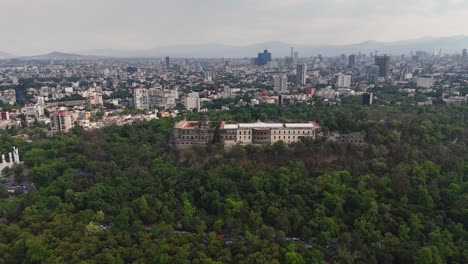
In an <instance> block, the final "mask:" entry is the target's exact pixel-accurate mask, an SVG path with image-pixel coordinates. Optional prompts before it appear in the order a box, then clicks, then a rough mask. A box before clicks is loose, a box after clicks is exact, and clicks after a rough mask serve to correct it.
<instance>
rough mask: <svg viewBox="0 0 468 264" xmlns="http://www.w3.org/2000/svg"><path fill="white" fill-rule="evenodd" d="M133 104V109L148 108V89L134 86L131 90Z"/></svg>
mask: <svg viewBox="0 0 468 264" xmlns="http://www.w3.org/2000/svg"><path fill="white" fill-rule="evenodd" d="M133 105H134V106H135V109H139V110H145V109H149V96H148V89H145V88H135V90H133Z"/></svg>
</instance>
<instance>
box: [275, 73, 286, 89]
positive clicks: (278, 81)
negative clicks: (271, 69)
mask: <svg viewBox="0 0 468 264" xmlns="http://www.w3.org/2000/svg"><path fill="white" fill-rule="evenodd" d="M273 82H274V86H273V89H274V91H275V92H277V93H286V92H288V77H287V76H286V75H284V74H283V75H277V76H275V77H274V78H273Z"/></svg>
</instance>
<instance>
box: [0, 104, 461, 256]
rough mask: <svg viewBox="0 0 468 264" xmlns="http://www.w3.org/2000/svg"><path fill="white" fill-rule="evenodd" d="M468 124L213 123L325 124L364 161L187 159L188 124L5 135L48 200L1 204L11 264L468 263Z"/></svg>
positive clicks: (209, 155)
mask: <svg viewBox="0 0 468 264" xmlns="http://www.w3.org/2000/svg"><path fill="white" fill-rule="evenodd" d="M467 110H468V109H467V106H466V105H464V106H458V107H455V106H453V107H452V106H451V107H415V106H400V107H399V106H394V107H373V108H369V107H361V106H356V105H342V106H337V107H328V106H325V105H320V104H318V105H315V106H310V105H305V104H304V105H302V104H298V105H293V106H287V107H285V106H274V105H262V106H259V107H256V108H248V107H242V108H235V109H232V110H231V111H229V112H213V113H211V114H210V117H211V118H212V119H214V120H216V119H218V120H228V121H245V122H247V121H255V120H262V121H268V120H280V121H304V120H316V121H317V122H318V123H319V124H320V125H321V126H322V130H323V131H325V132H327V131H342V132H351V131H354V132H355V131H360V132H363V133H365V135H366V141H367V144H366V145H365V146H364V147H361V148H359V147H357V146H354V145H342V144H338V143H335V142H330V141H327V140H325V139H319V140H316V141H304V142H300V143H297V144H295V145H291V146H286V145H284V144H281V143H278V144H274V145H267V146H264V147H263V148H261V147H257V146H246V147H242V146H237V147H234V148H233V149H232V150H231V151H229V152H224V150H223V147H222V146H221V145H220V143H219V142H213V144H212V145H211V146H209V147H208V148H206V149H201V148H192V149H189V150H187V151H177V150H175V149H174V148H172V147H171V146H170V145H169V143H168V142H169V138H170V136H169V135H170V133H171V130H172V125H173V122H174V121H175V120H172V119H161V120H153V121H150V122H145V123H135V124H133V125H125V126H121V127H118V126H111V127H107V128H104V129H101V130H96V131H93V132H85V131H80V130H75V131H74V134H72V135H62V136H55V137H53V138H50V139H39V140H37V141H34V142H33V143H26V142H22V141H21V140H16V139H12V138H10V137H7V136H6V135H3V136H1V137H0V143H1V144H0V150H2V151H7V150H8V149H9V148H10V147H12V146H13V145H16V146H19V147H20V151H21V155H22V159H23V160H24V171H25V172H26V174H27V175H26V180H27V181H28V180H30V181H32V182H33V183H34V184H35V186H36V189H31V191H30V192H28V193H21V192H17V193H15V194H14V195H13V196H10V197H8V195H7V196H6V197H4V196H2V197H4V198H1V200H0V201H1V202H0V256H2V257H0V263H1V262H3V263H131V262H135V263H444V262H447V263H460V264H461V263H467V262H468V250H467V248H468V244H467V242H466V238H467V235H468V234H467V231H466V230H467V227H468V222H467V219H468V209H467V206H466V205H467V204H468V196H467V193H468V181H467V180H468V162H467V161H466V160H468V159H467V151H466V145H465V144H466V133H467V131H466V121H465V119H464V115H465V114H466V113H467V112H468V111H467ZM188 117H189V118H200V116H199V114H192V115H191V116H188ZM11 173H12V172H11ZM18 173H19V172H18ZM2 186H3V185H2ZM2 188H3V187H2Z"/></svg>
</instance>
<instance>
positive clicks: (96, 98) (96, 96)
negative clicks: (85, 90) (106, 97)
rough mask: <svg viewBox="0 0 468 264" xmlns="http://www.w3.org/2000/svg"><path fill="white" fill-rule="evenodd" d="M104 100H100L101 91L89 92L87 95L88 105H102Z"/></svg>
mask: <svg viewBox="0 0 468 264" xmlns="http://www.w3.org/2000/svg"><path fill="white" fill-rule="evenodd" d="M103 105H104V101H103V100H102V93H101V92H90V93H89V97H88V106H90V107H96V106H103Z"/></svg>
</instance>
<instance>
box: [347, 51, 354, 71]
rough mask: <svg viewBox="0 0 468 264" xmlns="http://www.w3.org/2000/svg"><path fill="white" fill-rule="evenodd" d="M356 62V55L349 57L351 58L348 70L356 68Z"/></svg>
mask: <svg viewBox="0 0 468 264" xmlns="http://www.w3.org/2000/svg"><path fill="white" fill-rule="evenodd" d="M355 61H356V55H354V54H352V55H349V58H348V68H352V67H354V63H355Z"/></svg>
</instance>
